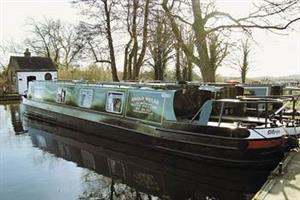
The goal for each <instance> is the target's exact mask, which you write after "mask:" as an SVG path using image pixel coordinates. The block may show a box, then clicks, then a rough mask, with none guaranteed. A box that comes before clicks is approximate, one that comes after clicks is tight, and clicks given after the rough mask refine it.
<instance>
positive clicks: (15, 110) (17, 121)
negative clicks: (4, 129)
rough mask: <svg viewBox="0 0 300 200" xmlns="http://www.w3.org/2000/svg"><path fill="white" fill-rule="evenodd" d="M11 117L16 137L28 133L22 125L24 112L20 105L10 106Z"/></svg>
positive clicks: (17, 103) (13, 104)
mask: <svg viewBox="0 0 300 200" xmlns="http://www.w3.org/2000/svg"><path fill="white" fill-rule="evenodd" d="M9 110H10V116H11V124H12V126H13V129H14V132H15V134H16V135H20V134H23V133H25V132H26V131H25V130H24V128H23V125H22V114H21V113H22V111H21V110H20V103H19V102H16V103H12V104H9Z"/></svg>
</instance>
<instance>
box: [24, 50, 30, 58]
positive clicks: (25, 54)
mask: <svg viewBox="0 0 300 200" xmlns="http://www.w3.org/2000/svg"><path fill="white" fill-rule="evenodd" d="M30 55H31V53H30V51H29V50H28V48H26V50H25V52H24V57H25V58H29V57H30Z"/></svg>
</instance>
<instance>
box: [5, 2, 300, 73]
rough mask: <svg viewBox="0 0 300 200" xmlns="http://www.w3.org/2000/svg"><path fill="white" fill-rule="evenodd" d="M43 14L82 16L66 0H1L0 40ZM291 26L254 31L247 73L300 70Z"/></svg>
mask: <svg viewBox="0 0 300 200" xmlns="http://www.w3.org/2000/svg"><path fill="white" fill-rule="evenodd" d="M216 2H217V6H218V7H219V8H220V9H222V10H223V11H228V12H230V13H231V14H233V15H236V16H238V15H240V14H243V13H245V12H246V11H247V9H249V1H247V0H217V1H216ZM45 17H48V18H54V19H60V20H62V21H66V22H69V23H78V22H79V21H80V19H81V16H80V15H79V10H77V9H76V8H74V7H72V6H71V4H70V3H69V0H0V44H3V43H4V41H10V40H13V41H16V42H22V41H23V40H24V38H26V36H28V34H30V33H29V31H28V27H27V26H26V22H27V21H28V19H29V18H33V19H35V20H36V21H39V20H43V18H45ZM293 27H294V29H295V31H293V32H289V33H288V35H276V34H273V33H270V32H265V31H255V32H254V33H253V37H254V38H255V41H256V42H257V44H255V45H253V46H252V52H251V58H250V71H249V74H248V76H249V77H257V76H286V75H293V74H300V22H298V24H297V25H295V26H293ZM22 52H23V50H22ZM122 59H123V58H122ZM122 59H120V60H122ZM217 73H218V74H221V75H223V76H237V75H238V74H239V73H238V71H237V70H236V69H233V68H232V67H227V66H224V67H220V68H219V69H218V71H217Z"/></svg>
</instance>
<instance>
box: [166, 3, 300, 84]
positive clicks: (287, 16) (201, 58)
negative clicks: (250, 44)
mask: <svg viewBox="0 0 300 200" xmlns="http://www.w3.org/2000/svg"><path fill="white" fill-rule="evenodd" d="M184 2H186V4H185V6H186V7H189V9H190V10H191V13H192V18H193V22H190V21H189V20H188V19H186V18H185V17H184V14H182V13H183V12H182V13H181V15H180V13H178V12H176V13H175V12H174V7H180V6H181V5H182V4H183V3H184ZM200 2H202V1H200V0H191V3H189V1H178V0H171V1H170V0H163V3H162V7H163V9H164V11H165V12H166V15H167V17H168V19H169V21H170V23H171V25H172V30H173V33H174V35H175V37H176V40H177V41H178V44H180V46H181V48H182V50H183V51H184V53H185V55H186V56H187V57H188V58H189V60H191V61H192V62H193V63H194V64H195V65H197V66H198V67H199V68H200V71H201V74H202V77H203V80H204V82H214V81H215V71H216V67H218V66H219V65H220V64H221V62H222V60H224V58H225V57H226V55H227V54H228V50H227V49H228V44H226V42H225V43H224V42H223V39H224V38H220V37H221V36H223V35H226V34H227V33H228V32H229V33H230V32H231V31H232V30H234V29H238V30H240V31H244V32H245V33H247V34H251V30H252V29H266V30H271V31H273V30H275V31H276V30H285V29H287V28H288V27H289V26H290V25H291V24H293V23H294V22H296V21H298V20H300V14H299V8H300V1H299V0H283V1H269V0H263V1H261V4H260V5H255V4H254V7H255V10H253V11H252V12H250V13H249V14H248V15H247V16H245V17H241V18H235V17H233V16H231V15H230V14H229V13H225V12H221V11H219V10H217V9H216V8H215V7H214V6H212V5H213V3H212V1H210V2H208V3H206V5H205V4H204V3H202V4H200ZM274 19H275V20H274ZM180 23H182V24H185V25H190V26H191V27H192V28H193V32H194V36H195V47H196V52H191V50H190V49H189V48H188V47H187V44H186V43H185V42H184V40H183V38H182V35H181V33H180V30H179V28H178V27H179V25H178V24H180Z"/></svg>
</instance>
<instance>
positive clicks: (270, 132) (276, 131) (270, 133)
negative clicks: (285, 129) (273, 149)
mask: <svg viewBox="0 0 300 200" xmlns="http://www.w3.org/2000/svg"><path fill="white" fill-rule="evenodd" d="M278 134H280V130H274V129H271V130H268V135H278Z"/></svg>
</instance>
